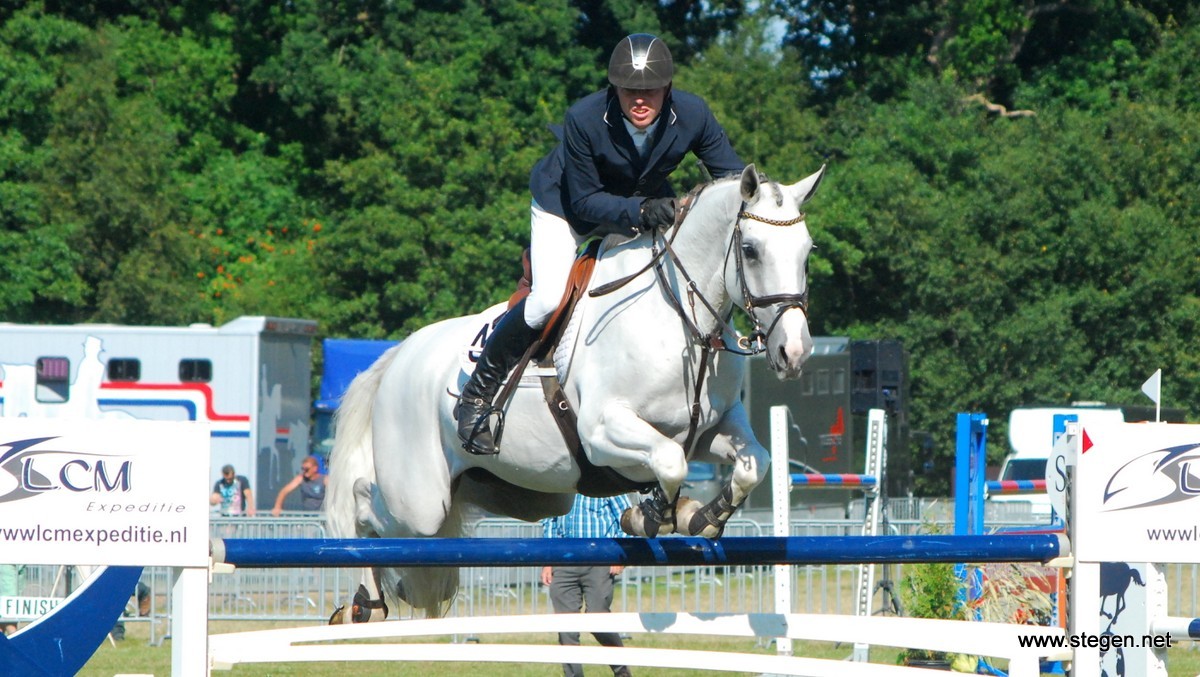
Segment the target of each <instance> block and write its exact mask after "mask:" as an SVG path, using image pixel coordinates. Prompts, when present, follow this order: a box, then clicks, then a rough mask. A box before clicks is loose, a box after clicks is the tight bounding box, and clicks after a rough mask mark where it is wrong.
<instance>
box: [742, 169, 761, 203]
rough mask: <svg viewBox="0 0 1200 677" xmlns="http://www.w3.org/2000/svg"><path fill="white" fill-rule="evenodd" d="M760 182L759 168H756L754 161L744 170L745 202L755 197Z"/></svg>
mask: <svg viewBox="0 0 1200 677" xmlns="http://www.w3.org/2000/svg"><path fill="white" fill-rule="evenodd" d="M758 184H759V177H758V170H757V169H755V167H754V164H753V163H751V164H748V165H746V168H745V169H743V170H742V201H743V202H750V201H751V200H753V199H754V196H755V195H757V194H758Z"/></svg>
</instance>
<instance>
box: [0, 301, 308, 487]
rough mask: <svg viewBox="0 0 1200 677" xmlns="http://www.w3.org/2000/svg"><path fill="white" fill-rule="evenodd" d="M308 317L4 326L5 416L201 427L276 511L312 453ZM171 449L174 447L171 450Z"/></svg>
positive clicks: (0, 357) (0, 352)
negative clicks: (167, 323) (178, 423)
mask: <svg viewBox="0 0 1200 677" xmlns="http://www.w3.org/2000/svg"><path fill="white" fill-rule="evenodd" d="M316 330H317V323H316V322H314V321H312V320H303V319H288V318H277V317H240V318H238V319H236V320H233V321H232V322H229V323H227V324H224V325H221V326H219V327H213V326H211V325H207V324H193V325H191V326H187V327H135V326H121V325H108V324H77V325H23V324H7V323H0V372H2V376H0V379H2V380H0V417H4V418H15V417H22V416H29V417H46V418H139V419H153V420H168V421H198V422H202V423H205V424H207V425H208V426H209V427H210V430H211V433H210V435H211V440H212V446H211V464H210V468H211V470H210V475H211V477H210V478H209V482H210V483H212V482H215V481H216V479H217V478H218V477H219V476H220V469H221V467H222V466H223V465H225V464H227V463H228V464H231V465H233V466H234V468H236V469H237V472H238V474H240V475H245V476H246V477H248V478H249V479H250V480H251V483H252V487H253V490H254V495H255V497H256V503H257V504H258V505H257V507H258V508H260V509H269V508H270V507H271V504H272V501H274V498H275V494H276V493H277V492H278V490H279V488H280V487H282V486H283V485H284V484H286V483H287V481H288V480H290V479H291V478H292V477H293V476H294V475H295V474H296V473H297V472H298V471H299V468H300V461H301V459H303V458H304V456H305V455H307V454H308V450H309V425H310V424H309V415H310V412H309V409H310V407H309V402H310V400H311V397H310V390H309V389H310V387H311V373H312V337H313V336H314V335H315V334H316ZM164 451H166V450H164Z"/></svg>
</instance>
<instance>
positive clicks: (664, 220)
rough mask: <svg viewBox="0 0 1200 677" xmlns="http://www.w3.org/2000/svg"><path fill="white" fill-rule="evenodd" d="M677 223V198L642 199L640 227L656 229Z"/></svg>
mask: <svg viewBox="0 0 1200 677" xmlns="http://www.w3.org/2000/svg"><path fill="white" fill-rule="evenodd" d="M673 225H675V198H673V197H651V198H646V199H645V200H643V201H642V212H641V220H640V221H639V222H638V228H640V229H642V230H654V229H655V228H666V227H669V226H673Z"/></svg>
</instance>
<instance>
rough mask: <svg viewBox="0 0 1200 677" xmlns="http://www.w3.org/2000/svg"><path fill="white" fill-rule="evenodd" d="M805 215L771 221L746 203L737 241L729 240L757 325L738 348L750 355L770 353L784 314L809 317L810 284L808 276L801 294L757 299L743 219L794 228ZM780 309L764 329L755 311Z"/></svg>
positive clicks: (735, 236) (744, 295)
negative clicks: (792, 312) (795, 311)
mask: <svg viewBox="0 0 1200 677" xmlns="http://www.w3.org/2000/svg"><path fill="white" fill-rule="evenodd" d="M804 218H805V215H804V212H800V213H799V214H797V215H796V216H795V218H791V219H786V220H777V219H768V218H767V217H765V216H759V215H757V214H753V213H751V212H748V211H746V204H745V203H744V202H743V203H742V208H741V209H740V210H738V215H737V221H736V222H735V223H734V224H733V237H732V238H730V240H729V249H730V250H733V251H734V252H735V254H734V262H735V263H736V265H737V274H738V284H739V285H740V286H741V288H742V299H743V303H744V306H743V307H744V308H745V309H746V314H747V315H749V316H750V321H751V322H753V323H754V330H753V331H751V332H750V335H749V336H741V337H738V347H739V348H741V349H742V350H745V351H748V352H749V353H750V354H752V355H756V354H758V353H761V352H764V351H765V350H766V349H767V339H768V338H770V336H771V332H773V331H775V327H776V326H777V325H778V324H779V320H781V319H783V314H784V313H786V312H787V311H789V310H791V309H792V308H799V309H800V312H802V313H804V315H805V316H808V284H807V278H808V276H807V275H806V276H805V281H806V283H805V288H804V291H802V292H800V293H799V294H767V295H764V296H756V295H755V294H754V292H752V291H750V284H749V283H748V282H747V281H746V265H745V261H744V260H743V258H742V219H749V220H751V221H758V222H759V223H765V224H767V225H768V226H781V227H784V226H794V225H796V224H797V223H801V222H802V221H804ZM725 259H726V261H728V260H729V250H726V252H725ZM804 265H805V267H806V268H807V267H808V260H807V259H805V261H804ZM774 305H778V306H779V310H777V311H776V312H775V319H773V320H772V321H771V326H769V327H767V330H766V331H763V329H762V323H761V322H759V321H758V316H756V315H755V314H754V309H755V308H766V307H768V306H774Z"/></svg>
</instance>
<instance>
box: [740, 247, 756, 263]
mask: <svg viewBox="0 0 1200 677" xmlns="http://www.w3.org/2000/svg"><path fill="white" fill-rule="evenodd" d="M742 257H743V258H746V259H749V260H751V261H757V260H758V249H757V248H756V247H755V246H754V245H752V244H750V243H745V244H743V245H742Z"/></svg>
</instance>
